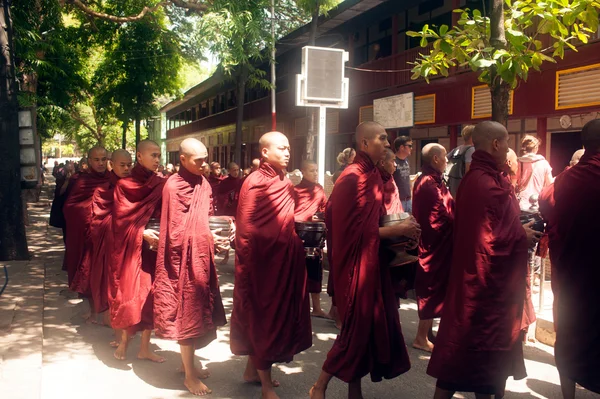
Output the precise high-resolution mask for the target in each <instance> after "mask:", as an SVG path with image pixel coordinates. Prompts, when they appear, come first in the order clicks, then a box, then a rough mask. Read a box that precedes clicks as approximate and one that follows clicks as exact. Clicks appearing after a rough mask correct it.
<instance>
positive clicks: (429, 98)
mask: <svg viewBox="0 0 600 399" xmlns="http://www.w3.org/2000/svg"><path fill="white" fill-rule="evenodd" d="M428 123H435V94H428V95H426V96H419V97H415V125H424V124H428Z"/></svg>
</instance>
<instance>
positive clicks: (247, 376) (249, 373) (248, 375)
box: [244, 356, 279, 388]
mask: <svg viewBox="0 0 600 399" xmlns="http://www.w3.org/2000/svg"><path fill="white" fill-rule="evenodd" d="M244 381H246V382H250V383H253V384H256V383H258V384H262V381H261V380H260V376H259V375H258V370H257V369H256V367H254V363H252V358H251V357H250V356H248V362H247V363H246V370H244ZM271 385H273V386H274V387H275V388H277V387H278V386H279V381H277V380H272V381H271Z"/></svg>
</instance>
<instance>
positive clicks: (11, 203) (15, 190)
mask: <svg viewBox="0 0 600 399" xmlns="http://www.w3.org/2000/svg"><path fill="white" fill-rule="evenodd" d="M0 4H1V5H2V8H1V9H0V51H1V54H0V159H1V160H2V162H0V181H1V182H2V184H0V260H25V259H28V258H29V253H28V250H27V236H26V235H25V221H24V217H23V216H24V214H23V203H22V200H21V164H20V156H19V154H20V146H19V103H18V101H17V82H16V80H15V64H14V54H13V51H14V42H13V31H12V20H11V16H10V0H0Z"/></svg>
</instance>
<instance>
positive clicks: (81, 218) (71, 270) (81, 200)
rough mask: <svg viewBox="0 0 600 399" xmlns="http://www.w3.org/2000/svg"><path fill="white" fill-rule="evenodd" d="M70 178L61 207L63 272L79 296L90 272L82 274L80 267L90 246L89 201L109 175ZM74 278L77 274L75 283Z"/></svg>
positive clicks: (85, 285) (86, 285) (87, 286)
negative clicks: (63, 247)
mask: <svg viewBox="0 0 600 399" xmlns="http://www.w3.org/2000/svg"><path fill="white" fill-rule="evenodd" d="M76 176H77V177H76V178H75V176H73V178H71V181H70V183H69V187H68V188H67V199H66V201H65V205H64V207H63V212H64V215H65V222H66V229H67V231H68V232H69V234H68V236H67V238H66V241H65V258H64V268H65V269H66V270H67V275H68V279H69V288H70V289H71V290H72V291H75V292H79V293H80V294H88V293H89V269H88V270H84V271H81V270H80V269H81V265H82V262H83V260H84V256H85V255H86V249H87V248H89V245H90V242H89V240H86V237H87V235H88V230H89V227H90V223H91V222H92V198H93V196H94V191H95V190H96V189H97V188H98V187H100V186H102V185H105V184H108V180H109V178H110V173H109V172H104V173H98V172H95V171H93V170H90V172H89V173H79V174H77V175H76ZM76 274H79V276H78V278H77V279H76V278H75V276H76Z"/></svg>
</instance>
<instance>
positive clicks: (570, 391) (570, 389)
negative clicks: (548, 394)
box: [559, 373, 575, 399]
mask: <svg viewBox="0 0 600 399" xmlns="http://www.w3.org/2000/svg"><path fill="white" fill-rule="evenodd" d="M559 376H560V389H561V390H562V394H563V399H575V381H573V380H572V379H570V378H569V377H567V376H566V375H563V374H561V373H559Z"/></svg>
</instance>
